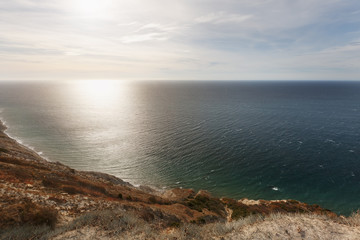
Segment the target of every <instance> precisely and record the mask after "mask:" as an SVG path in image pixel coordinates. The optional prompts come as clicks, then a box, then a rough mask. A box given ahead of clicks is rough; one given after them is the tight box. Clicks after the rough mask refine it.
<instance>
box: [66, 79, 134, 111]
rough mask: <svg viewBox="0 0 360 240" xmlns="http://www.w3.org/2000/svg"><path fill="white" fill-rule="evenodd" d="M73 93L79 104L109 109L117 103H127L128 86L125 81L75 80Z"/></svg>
mask: <svg viewBox="0 0 360 240" xmlns="http://www.w3.org/2000/svg"><path fill="white" fill-rule="evenodd" d="M73 91H74V92H73V93H74V95H75V96H76V100H77V102H78V103H79V104H82V105H85V106H86V107H87V108H89V107H90V108H93V109H94V108H97V109H98V108H101V109H102V110H111V109H115V108H117V107H118V105H119V104H121V105H127V102H128V101H129V96H128V93H129V87H128V84H127V83H124V82H121V81H111V80H86V81H77V82H76V83H75V86H74V87H73Z"/></svg>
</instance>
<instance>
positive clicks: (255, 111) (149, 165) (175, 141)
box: [0, 80, 360, 215]
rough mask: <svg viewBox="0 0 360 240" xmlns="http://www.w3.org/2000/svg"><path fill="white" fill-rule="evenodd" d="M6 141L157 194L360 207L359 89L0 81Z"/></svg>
mask: <svg viewBox="0 0 360 240" xmlns="http://www.w3.org/2000/svg"><path fill="white" fill-rule="evenodd" d="M0 118H1V120H2V121H4V122H5V124H6V125H7V126H8V130H7V133H8V134H9V135H10V136H11V137H13V138H15V139H17V140H18V141H19V142H21V143H23V144H24V145H26V146H28V147H30V148H32V149H34V150H35V151H37V152H39V153H40V154H41V155H42V156H43V157H45V158H46V159H48V160H49V161H54V162H56V161H58V162H61V163H63V164H66V165H68V166H70V167H72V168H75V169H78V170H86V171H100V172H104V173H108V174H112V175H115V176H117V177H120V178H122V179H123V180H125V181H128V182H130V183H132V184H134V185H136V186H137V185H148V186H153V187H154V188H157V189H164V190H166V189H170V188H174V187H180V188H193V189H194V190H199V189H205V190H208V191H210V192H211V193H212V194H213V195H214V196H218V197H221V196H226V197H231V198H235V199H241V198H249V199H267V200H271V199H296V200H299V201H303V202H306V203H309V204H318V205H320V206H322V207H324V208H327V209H330V210H332V211H334V212H336V213H338V214H343V215H349V214H351V213H352V212H354V211H356V210H357V209H359V208H360V201H359V199H360V82H356V81H353V82H350V81H104V80H98V81H92V80H91V81H90V80H89V81H34V82H29V81H23V82H19V81H14V82H11V81H8V82H0Z"/></svg>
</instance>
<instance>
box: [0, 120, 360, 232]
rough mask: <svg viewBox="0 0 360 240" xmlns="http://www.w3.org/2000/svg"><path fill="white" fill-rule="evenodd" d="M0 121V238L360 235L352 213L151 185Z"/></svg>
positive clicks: (314, 206)
mask: <svg viewBox="0 0 360 240" xmlns="http://www.w3.org/2000/svg"><path fill="white" fill-rule="evenodd" d="M5 130H6V127H5V126H4V125H3V124H2V123H0V238H1V239H69V238H73V239H211V238H213V239H254V238H255V239H329V238H332V239H360V229H359V227H358V226H359V225H360V217H359V216H358V215H354V216H352V217H349V218H345V217H338V216H337V215H336V214H334V213H333V212H331V211H330V210H327V209H323V208H322V207H320V206H318V205H309V204H306V203H301V202H298V201H296V200H276V201H265V200H258V201H253V200H248V199H241V200H235V199H230V198H216V197H213V196H212V195H211V194H210V193H208V192H207V191H199V192H195V191H194V190H191V189H179V188H178V189H171V190H168V191H165V192H159V191H155V190H153V189H151V188H149V187H146V186H140V187H134V186H132V185H131V184H130V183H127V182H124V181H123V180H121V179H119V178H116V177H114V176H111V175H108V174H104V173H98V172H84V171H77V170H75V169H72V168H70V167H67V166H65V165H63V164H61V163H57V162H49V161H46V160H45V159H43V158H41V157H40V156H39V155H38V154H36V153H35V152H33V151H32V150H30V149H28V148H26V147H24V146H22V145H20V144H19V143H17V142H16V141H15V140H13V139H11V138H10V137H8V136H7V135H6V133H5V132H4V131H5Z"/></svg>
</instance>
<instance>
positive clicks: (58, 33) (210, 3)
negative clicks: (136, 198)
mask: <svg viewBox="0 0 360 240" xmlns="http://www.w3.org/2000/svg"><path fill="white" fill-rule="evenodd" d="M72 79H82V80H86V79H96V80H101V79H119V80H133V79H134V80H148V79H149V80H152V79H157V80H360V1H359V0H206V1H205V0H177V1H171V0H1V1H0V80H72Z"/></svg>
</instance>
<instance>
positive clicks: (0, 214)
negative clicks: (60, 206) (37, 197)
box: [0, 199, 58, 228]
mask: <svg viewBox="0 0 360 240" xmlns="http://www.w3.org/2000/svg"><path fill="white" fill-rule="evenodd" d="M57 220H58V213H57V211H56V210H55V209H52V208H49V207H43V206H39V205H37V204H35V203H33V202H32V201H31V200H29V199H23V200H21V201H16V202H13V203H12V204H10V205H8V206H6V207H5V208H3V209H1V210H0V227H1V228H6V227H10V226H19V225H24V224H28V225H48V226H49V227H54V226H55V224H56V223H57Z"/></svg>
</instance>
